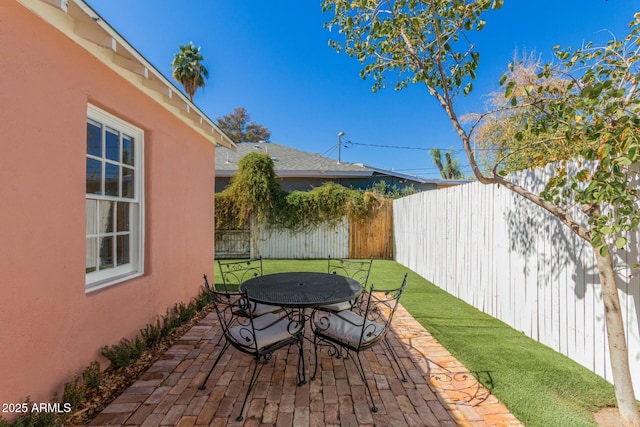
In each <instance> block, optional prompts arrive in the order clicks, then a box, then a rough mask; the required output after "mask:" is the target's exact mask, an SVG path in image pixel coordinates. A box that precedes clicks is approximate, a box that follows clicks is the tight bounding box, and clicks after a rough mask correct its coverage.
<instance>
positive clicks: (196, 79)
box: [171, 42, 209, 101]
mask: <svg viewBox="0 0 640 427" xmlns="http://www.w3.org/2000/svg"><path fill="white" fill-rule="evenodd" d="M179 48H180V52H178V53H176V55H175V56H174V57H173V61H171V68H172V69H173V73H172V75H173V78H174V79H175V80H176V81H177V82H179V83H180V84H182V86H183V87H184V91H185V92H187V95H188V96H189V99H190V100H191V101H193V95H194V94H195V93H196V90H198V88H201V87H204V85H205V81H204V80H205V79H206V78H209V72H208V71H207V69H206V68H205V66H204V65H202V63H201V61H203V60H204V57H203V56H202V55H201V54H200V47H195V46H194V45H193V43H192V42H189V44H186V45H182V46H179Z"/></svg>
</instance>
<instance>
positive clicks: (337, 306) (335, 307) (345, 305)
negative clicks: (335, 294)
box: [322, 301, 351, 311]
mask: <svg viewBox="0 0 640 427" xmlns="http://www.w3.org/2000/svg"><path fill="white" fill-rule="evenodd" d="M322 308H323V309H325V310H330V311H343V310H351V301H343V302H336V303H334V304H328V305H323V306H322Z"/></svg>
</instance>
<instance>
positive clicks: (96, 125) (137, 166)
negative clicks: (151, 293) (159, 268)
mask: <svg viewBox="0 0 640 427" xmlns="http://www.w3.org/2000/svg"><path fill="white" fill-rule="evenodd" d="M86 142H87V146H86V157H87V166H86V270H85V271H86V276H85V288H86V291H92V290H96V289H101V288H104V287H106V286H109V285H113V284H116V283H119V282H122V281H124V280H128V279H131V278H133V277H135V276H139V275H141V274H142V273H143V272H144V271H143V266H144V251H143V247H144V221H143V218H144V216H143V213H144V212H143V211H144V204H143V199H144V183H143V176H144V175H143V170H144V162H143V157H144V156H143V153H144V151H143V149H144V132H143V131H142V130H141V129H139V128H137V127H135V126H133V125H131V124H129V123H127V122H125V121H123V120H121V119H119V118H117V117H115V116H113V115H111V114H109V113H107V112H106V111H103V110H101V109H99V108H97V107H95V106H93V105H88V107H87V141H86Z"/></svg>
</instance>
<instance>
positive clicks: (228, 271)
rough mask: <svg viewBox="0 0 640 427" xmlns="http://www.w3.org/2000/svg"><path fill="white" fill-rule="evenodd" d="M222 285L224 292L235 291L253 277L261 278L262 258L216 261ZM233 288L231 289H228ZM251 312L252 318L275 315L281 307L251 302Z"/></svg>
mask: <svg viewBox="0 0 640 427" xmlns="http://www.w3.org/2000/svg"><path fill="white" fill-rule="evenodd" d="M218 266H219V267H220V273H221V274H222V285H223V287H224V290H225V291H236V290H237V289H238V286H239V285H240V284H241V283H243V282H246V281H247V280H249V279H253V278H254V277H259V276H262V257H260V258H255V259H248V260H242V261H222V260H218ZM230 286H233V289H230ZM251 310H252V312H253V315H254V316H262V315H263V314H266V313H275V312H277V311H280V310H282V308H281V307H278V306H275V305H268V304H260V303H255V302H251Z"/></svg>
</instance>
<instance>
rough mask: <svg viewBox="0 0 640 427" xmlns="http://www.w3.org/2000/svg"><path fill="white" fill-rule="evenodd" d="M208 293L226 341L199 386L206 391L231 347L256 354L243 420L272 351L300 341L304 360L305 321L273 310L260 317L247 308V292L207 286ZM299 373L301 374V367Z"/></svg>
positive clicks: (242, 412) (300, 358)
mask: <svg viewBox="0 0 640 427" xmlns="http://www.w3.org/2000/svg"><path fill="white" fill-rule="evenodd" d="M205 283H206V282H205ZM208 292H209V297H210V298H211V301H212V303H213V306H214V308H215V311H216V314H217V316H218V320H219V321H220V325H221V327H222V334H223V338H224V340H225V343H224V346H223V347H222V350H220V353H219V354H218V356H217V357H216V360H215V362H214V363H213V366H212V367H211V369H210V370H209V373H208V374H207V376H206V378H205V379H204V381H203V382H202V385H201V386H200V389H201V390H205V388H206V387H205V386H206V384H207V381H208V380H209V377H210V376H211V373H212V372H213V370H214V368H215V367H216V366H217V364H218V362H219V361H220V359H221V357H222V355H223V354H224V353H225V351H227V349H228V348H229V346H233V347H234V348H236V349H237V350H239V351H241V352H243V353H246V354H249V355H251V356H253V358H254V367H253V372H252V374H251V378H250V380H249V384H248V386H247V392H246V394H245V397H244V401H243V402H242V408H241V409H240V414H239V415H238V417H237V418H236V420H237V421H242V419H243V414H244V408H245V406H246V404H247V399H248V398H249V394H251V390H252V389H253V387H254V386H255V384H256V381H257V379H258V376H259V375H260V371H261V370H262V367H263V366H264V365H265V364H266V363H267V361H269V360H270V359H271V357H272V355H273V352H275V351H276V350H279V349H281V348H283V347H287V346H290V345H291V344H297V345H298V348H299V352H298V363H301V361H302V360H303V354H302V340H303V333H304V331H303V326H304V323H303V322H302V321H301V319H296V318H291V317H288V316H282V317H280V316H277V315H275V314H273V313H267V314H264V315H262V316H259V317H258V316H254V315H253V314H252V312H251V310H248V309H247V308H248V307H250V304H249V303H250V302H249V297H248V296H247V294H246V292H245V293H243V292H230V291H224V292H218V291H215V290H212V289H211V288H209V289H208ZM298 375H300V370H299V371H298ZM299 380H300V378H299ZM300 381H302V380H300Z"/></svg>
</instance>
